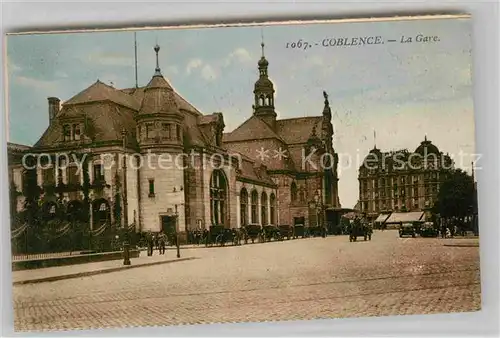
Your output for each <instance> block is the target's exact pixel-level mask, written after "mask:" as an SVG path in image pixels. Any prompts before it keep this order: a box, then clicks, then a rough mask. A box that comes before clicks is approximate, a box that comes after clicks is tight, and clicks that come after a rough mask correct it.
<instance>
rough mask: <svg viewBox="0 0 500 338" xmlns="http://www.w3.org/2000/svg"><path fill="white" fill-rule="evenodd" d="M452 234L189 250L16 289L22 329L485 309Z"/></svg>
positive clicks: (475, 271)
mask: <svg viewBox="0 0 500 338" xmlns="http://www.w3.org/2000/svg"><path fill="white" fill-rule="evenodd" d="M452 241H455V242H459V241H470V240H465V239H464V240H458V239H456V240H454V239H444V240H443V239H437V238H432V239H430V238H399V237H398V233H397V232H396V231H385V232H380V231H377V232H375V233H374V236H373V238H372V241H368V242H364V241H362V240H361V241H360V242H356V243H349V240H348V238H347V236H337V237H328V238H326V239H323V238H312V239H300V240H291V241H284V242H274V243H266V244H255V245H243V246H238V247H226V248H199V249H191V250H190V251H191V252H190V255H191V256H196V257H199V258H200V259H195V260H190V261H184V262H178V263H175V264H165V265H157V266H151V267H141V268H136V269H131V270H126V271H123V272H114V273H108V274H103V275H96V276H92V277H83V278H78V279H69V280H63V281H56V282H48V283H40V284H33V285H21V286H14V288H13V290H14V291H13V292H14V316H15V328H16V330H22V331H24V330H61V329H77V328H78V329H91V328H104V327H125V326H143V325H148V326H152V325H169V324H174V325H175V324H195V323H213V322H240V321H263V320H296V319H312V318H331V317H357V316H381V315H404V314H424V313H425V314H429V313H439V312H455V311H474V310H478V309H479V308H480V303H481V299H480V277H479V248H478V247H474V246H467V245H461V246H452V245H447V246H445V245H444V244H445V243H452ZM155 254H156V253H155ZM168 254H170V255H173V254H174V253H173V252H172V251H169V252H167V256H168ZM167 258H168V257H167ZM132 264H133V262H132Z"/></svg>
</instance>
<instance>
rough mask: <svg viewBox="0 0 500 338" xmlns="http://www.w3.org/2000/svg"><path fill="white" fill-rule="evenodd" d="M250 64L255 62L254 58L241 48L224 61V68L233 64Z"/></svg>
mask: <svg viewBox="0 0 500 338" xmlns="http://www.w3.org/2000/svg"><path fill="white" fill-rule="evenodd" d="M235 61H236V62H239V63H250V62H252V61H253V59H252V56H251V55H250V53H249V52H248V50H246V49H245V48H242V47H239V48H236V49H235V50H233V51H232V52H231V53H229V55H228V56H227V58H226V59H225V61H224V66H226V67H227V66H229V65H230V64H231V63H233V62H235Z"/></svg>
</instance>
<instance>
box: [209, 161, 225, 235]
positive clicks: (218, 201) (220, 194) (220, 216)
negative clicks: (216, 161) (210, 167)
mask: <svg viewBox="0 0 500 338" xmlns="http://www.w3.org/2000/svg"><path fill="white" fill-rule="evenodd" d="M226 200H227V181H226V176H225V175H224V172H223V171H222V170H220V169H217V170H214V171H213V173H212V178H211V180H210V212H211V215H212V224H213V225H225V224H226Z"/></svg>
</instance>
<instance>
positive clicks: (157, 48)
mask: <svg viewBox="0 0 500 338" xmlns="http://www.w3.org/2000/svg"><path fill="white" fill-rule="evenodd" d="M153 49H154V51H155V53H156V69H155V76H161V70H160V62H159V60H158V52H159V51H160V46H159V45H158V43H157V44H156V45H155V47H154V48H153Z"/></svg>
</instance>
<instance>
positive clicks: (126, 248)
mask: <svg viewBox="0 0 500 338" xmlns="http://www.w3.org/2000/svg"><path fill="white" fill-rule="evenodd" d="M126 141H127V131H126V130H125V128H123V130H122V142H123V144H122V146H123V163H122V169H123V184H122V190H123V191H122V198H123V212H122V213H123V216H122V219H123V231H124V233H123V265H130V243H129V238H128V237H129V236H128V202H127V159H126V154H127V150H126V147H127V142H126Z"/></svg>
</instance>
